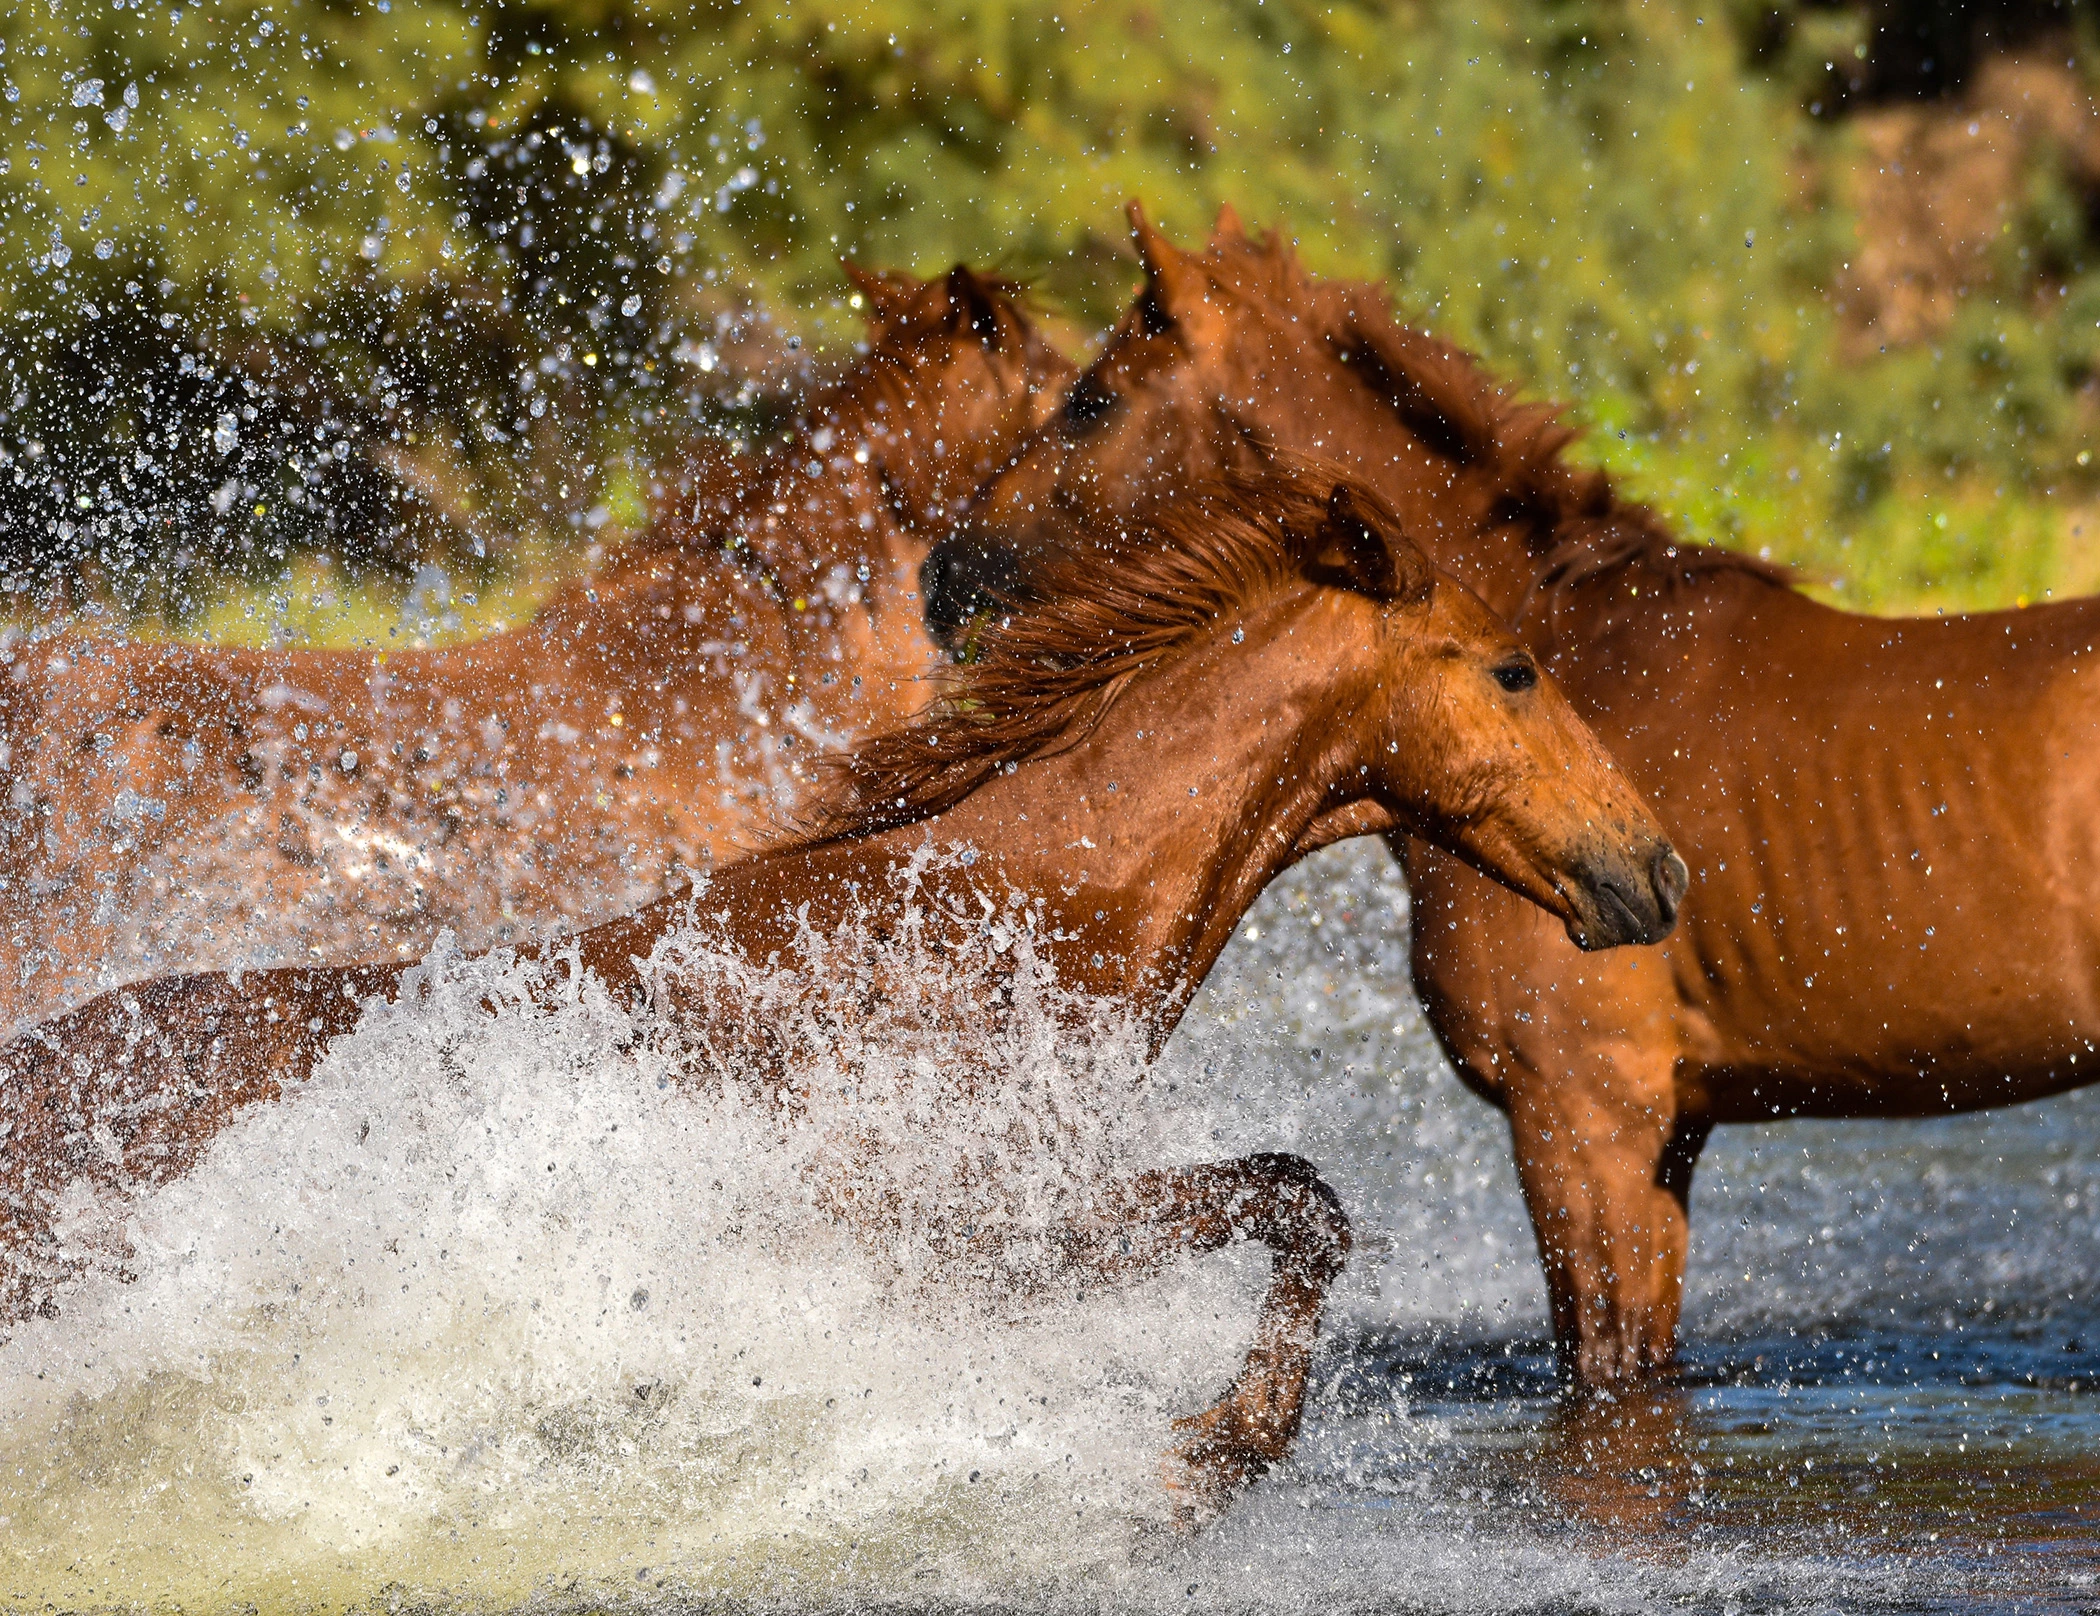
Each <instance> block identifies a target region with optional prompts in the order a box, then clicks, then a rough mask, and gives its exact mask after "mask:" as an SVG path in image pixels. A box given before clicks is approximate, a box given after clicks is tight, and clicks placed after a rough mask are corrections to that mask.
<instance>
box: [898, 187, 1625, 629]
mask: <svg viewBox="0 0 2100 1616" xmlns="http://www.w3.org/2000/svg"><path fill="white" fill-rule="evenodd" d="M1131 222H1132V236H1133V240H1134V242H1135V245H1136V247H1137V252H1138V257H1139V260H1140V262H1141V263H1142V265H1143V267H1144V272H1145V278H1144V282H1143V285H1142V286H1141V288H1140V290H1139V292H1138V295H1137V297H1136V299H1135V300H1134V302H1133V303H1132V305H1131V307H1130V309H1129V310H1128V311H1127V312H1126V314H1125V315H1124V317H1123V319H1122V320H1121V321H1120V322H1119V323H1118V324H1117V325H1116V327H1115V329H1114V330H1113V331H1112V332H1111V334H1110V336H1109V338H1108V340H1107V342H1106V344H1105V345H1104V346H1103V348H1102V350H1101V352H1100V354H1099V355H1098V356H1097V357H1096V359H1095V360H1094V362H1093V363H1092V364H1091V365H1089V366H1088V367H1087V369H1086V370H1085V371H1084V372H1083V373H1082V374H1081V375H1080V376H1079V377H1078V378H1077V379H1076V380H1075V381H1074V382H1073V384H1072V385H1071V387H1070V389H1069V391H1068V392H1067V393H1066V395H1065V398H1064V402H1063V406H1062V408H1061V409H1059V410H1058V411H1057V413H1056V414H1055V415H1053V416H1052V417H1051V418H1050V419H1049V420H1048V421H1046V422H1045V424H1044V425H1043V427H1042V428H1041V429H1040V430H1039V431H1038V432H1037V433H1036V434H1035V435H1034V437H1033V438H1032V439H1031V440H1030V441H1029V443H1028V444H1027V445H1026V446H1025V447H1024V448H1023V449H1022V450H1021V452H1020V453H1018V454H1017V455H1016V456H1015V458H1014V462H1013V464H1012V465H1011V466H1010V467H1009V468H1008V469H1007V470H1006V471H1005V472H1003V473H1002V474H1001V475H1000V476H999V477H998V478H997V479H996V480H995V481H994V482H993V483H992V484H991V486H989V487H988V488H987V489H986V490H985V491H984V492H983V494H982V495H980V497H979V499H978V501H977V503H976V505H975V507H974V509H973V514H972V525H973V527H974V528H975V529H976V530H977V532H978V534H979V547H980V549H981V550H983V551H984V552H985V554H986V556H987V557H988V558H990V559H987V560H986V561H984V562H983V563H982V566H984V567H985V568H988V569H990V570H991V571H994V572H997V571H1000V570H1002V569H1003V570H1006V571H1009V572H1021V571H1025V570H1026V555H1027V553H1028V551H1029V549H1030V548H1031V546H1032V545H1033V544H1035V543H1037V542H1040V541H1039V538H1038V537H1037V535H1036V533H1035V530H1036V529H1039V528H1040V525H1041V524H1040V520H1039V519H1040V517H1041V515H1042V514H1043V513H1045V512H1048V511H1052V510H1057V509H1063V510H1069V511H1076V512H1079V513H1082V514H1084V515H1086V516H1087V517H1089V518H1090V519H1097V520H1098V519H1103V518H1110V519H1113V518H1115V517H1127V516H1129V515H1132V514H1134V513H1135V512H1136V510H1137V509H1138V508H1140V507H1141V506H1142V505H1143V504H1144V503H1145V502H1146V501H1147V500H1150V499H1155V498H1158V497H1160V496H1162V495H1165V494H1169V493H1171V492H1172V491H1173V490H1174V489H1175V488H1176V487H1179V486H1182V485H1185V484H1186V483H1188V482H1189V481H1191V480H1194V479H1201V478H1204V477H1210V476H1215V475H1217V474H1219V473H1220V472H1224V471H1228V470H1231V469H1233V468H1235V467H1244V466H1246V465H1248V464H1249V463H1251V461H1252V460H1253V459H1256V458H1258V457H1259V456H1260V455H1261V454H1262V453H1263V452H1265V451H1266V450H1269V449H1272V448H1273V449H1282V450H1286V451H1290V452H1293V453H1297V454H1304V455H1311V456H1316V457H1318V458H1319V459H1321V460H1322V461H1325V462H1328V463H1331V464H1333V465H1335V466H1336V467H1338V468H1340V469H1342V470H1345V471H1347V472H1348V473H1349V474H1350V475H1352V476H1354V477H1357V478H1360V479H1361V480H1362V481H1363V482H1365V483H1366V484H1367V485H1368V486H1370V487H1372V488H1374V489H1375V490H1376V491H1377V492H1378V493H1379V494H1380V495H1381V496H1382V497H1383V498H1384V499H1385V500H1386V501H1387V503H1388V504H1390V505H1391V506H1392V507H1393V508H1394V509H1395V510H1396V511H1398V512H1399V513H1400V515H1401V516H1402V517H1403V518H1404V519H1405V520H1406V521H1407V523H1408V525H1409V527H1410V529H1411V530H1412V531H1414V532H1416V533H1418V534H1420V535H1421V536H1422V537H1423V539H1424V540H1425V542H1427V543H1428V544H1429V546H1430V548H1431V551H1432V553H1433V554H1434V555H1435V556H1436V558H1437V560H1438V562H1439V564H1440V565H1443V566H1446V567H1449V568H1451V569H1452V570H1453V571H1454V572H1456V573H1457V574H1458V575H1459V576H1460V577H1462V578H1463V579H1464V580H1465V581H1466V583H1467V584H1468V585H1469V586H1470V587H1472V588H1474V589H1475V590H1477V591H1478V592H1480V593H1481V594H1482V595H1483V597H1484V598H1486V599H1487V600H1488V601H1489V602H1490V603H1491V604H1492V605H1494V606H1495V607H1496V609H1497V610H1498V611H1501V612H1503V613H1504V614H1505V615H1514V613H1515V612H1516V611H1517V610H1518V609H1519V608H1520V607H1521V605H1522V604H1523V602H1524V601H1525V599H1526V598H1527V596H1528V594H1529V592H1530V590H1531V588H1532V585H1533V584H1534V582H1535V581H1536V579H1537V577H1538V576H1539V574H1540V572H1541V570H1542V569H1543V568H1544V566H1545V565H1546V559H1547V558H1548V557H1551V556H1553V555H1554V553H1555V552H1556V551H1560V550H1563V549H1564V547H1566V546H1567V545H1569V544H1570V543H1585V544H1587V543H1604V544H1607V545H1609V544H1623V541H1624V537H1625V535H1626V534H1627V533H1637V534H1638V535H1639V536H1641V537H1643V538H1647V537H1652V536H1654V534H1656V533H1658V532H1659V531H1660V530H1659V527H1658V525H1657V524H1656V523H1655V522H1654V520H1653V518H1652V517H1650V516H1649V515H1648V513H1647V512H1645V511H1644V510H1642V509H1641V508H1640V507H1638V506H1633V505H1628V504H1626V503H1625V502H1623V501H1620V500H1618V499H1617V498H1616V497H1615V495H1614V494H1613V492H1612V489H1611V485H1610V482H1609V480H1608V479H1607V478H1605V477H1604V475H1603V474H1602V473H1600V472H1597V471H1594V470H1590V469H1588V468H1584V467H1579V466H1574V465H1570V464H1568V463H1567V462H1565V461H1564V460H1563V459H1562V458H1561V450H1562V449H1563V448H1564V447H1565V446H1566V445H1567V444H1568V442H1569V441H1570V440H1571V439H1572V438H1573V437H1574V435H1575V434H1574V432H1573V431H1572V429H1570V428H1568V427H1566V426H1564V425H1561V424H1560V423H1559V421H1558V419H1557V412H1556V410H1555V409H1554V408H1553V407H1552V406H1550V405H1545V404H1536V403H1525V402H1522V401H1520V400H1518V399H1516V398H1515V397H1514V396H1513V395H1512V394H1510V393H1509V392H1508V391H1507V390H1505V389H1504V388H1502V387H1501V386H1500V385H1499V384H1498V383H1497V382H1496V381H1495V380H1494V378H1493V377H1492V376H1491V375H1489V374H1488V372H1487V371H1486V370H1485V369H1484V368H1483V367H1482V366H1481V365H1480V364H1479V363H1478V362H1477V361H1476V360H1475V359H1474V358H1473V357H1472V356H1471V355H1469V354H1467V353H1465V352H1464V351H1463V350H1461V349H1459V348H1456V347H1454V346H1452V345H1451V344H1449V343H1446V342H1443V341H1441V340H1440V339H1438V338H1436V337H1433V336H1430V335H1428V334H1426V333H1424V332H1421V331H1418V330H1415V329H1412V328H1410V327H1408V326H1406V325H1404V324H1402V323H1400V322H1399V321H1397V320H1395V319H1394V318H1393V316H1392V313H1391V309H1390V305H1389V303H1388V300H1387V298H1386V296H1385V294H1384V292H1383V291H1382V290H1381V289H1379V288H1377V287H1373V286H1368V285H1363V284H1359V283H1355V282H1349V281H1341V280H1323V279H1317V278H1315V277H1313V276H1311V275H1309V274H1308V273H1307V272H1306V271H1305V269H1304V267H1303V266H1302V265H1301V264H1300V263H1299V261H1298V258H1297V254H1296V253H1295V252H1294V251H1293V250H1292V249H1291V247H1290V245H1289V244H1288V243H1286V242H1284V241H1283V240H1281V239H1280V238H1278V237H1277V236H1276V235H1274V234H1273V233H1271V234H1269V235H1265V236H1262V237H1260V238H1258V239H1257V238H1254V237H1250V236H1249V235H1248V234H1247V232H1246V231H1245V230H1244V229H1243V228H1242V227H1241V225H1240V222H1239V220H1238V217H1237V216H1236V215H1234V214H1233V213H1232V211H1231V210H1230V209H1229V208H1228V209H1226V210H1225V211H1224V212H1223V213H1222V214H1221V215H1220V217H1219V222H1218V226H1217V228H1216V230H1215V231H1214V233H1213V235H1212V238H1211V240H1210V242H1209V244H1208V245H1207V246H1206V247H1205V248H1204V249H1203V250H1202V251H1200V252H1189V251H1185V250H1183V249H1182V248H1179V247H1177V246H1176V245H1174V243H1173V242H1171V241H1169V240H1168V239H1167V238H1166V237H1165V236H1164V235H1162V234H1161V233H1160V232H1159V231H1158V230H1156V229H1155V228H1153V226H1152V225H1151V223H1150V222H1149V221H1148V220H1147V219H1146V218H1145V215H1144V213H1143V211H1142V209H1140V208H1139V207H1138V206H1137V205H1136V204H1134V203H1133V204H1132V206H1131ZM1002 548H1003V549H1006V550H1009V551H1011V552H1013V553H1012V554H1010V555H1007V556H1006V557H1004V558H998V557H996V556H995V555H994V552H997V551H998V550H1000V549H1002ZM961 581H962V580H958V582H961ZM970 598H971V597H970V596H969V595H968V594H967V593H963V594H958V593H957V592H956V589H955V588H953V587H951V588H950V589H949V590H948V592H947V593H945V594H936V595H932V596H929V600H930V603H931V605H932V606H933V608H934V612H935V615H934V616H933V617H932V624H933V627H934V630H935V633H936V635H937V636H938V635H939V634H941V633H943V632H951V630H950V629H949V628H948V625H950V624H952V623H954V622H957V621H960V620H961V619H962V618H963V617H965V616H967V614H968V611H969V609H970V605H969V603H970Z"/></svg>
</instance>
